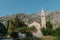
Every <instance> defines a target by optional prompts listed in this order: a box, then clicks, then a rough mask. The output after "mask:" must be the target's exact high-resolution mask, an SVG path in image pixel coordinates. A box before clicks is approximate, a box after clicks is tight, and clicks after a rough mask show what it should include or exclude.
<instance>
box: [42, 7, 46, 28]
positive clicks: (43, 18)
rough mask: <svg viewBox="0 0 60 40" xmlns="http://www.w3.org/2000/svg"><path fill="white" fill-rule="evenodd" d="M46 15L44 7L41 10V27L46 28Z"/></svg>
mask: <svg viewBox="0 0 60 40" xmlns="http://www.w3.org/2000/svg"><path fill="white" fill-rule="evenodd" d="M45 16H46V15H45V11H44V10H43V8H42V10H41V27H42V28H43V27H44V28H46V17H45Z"/></svg>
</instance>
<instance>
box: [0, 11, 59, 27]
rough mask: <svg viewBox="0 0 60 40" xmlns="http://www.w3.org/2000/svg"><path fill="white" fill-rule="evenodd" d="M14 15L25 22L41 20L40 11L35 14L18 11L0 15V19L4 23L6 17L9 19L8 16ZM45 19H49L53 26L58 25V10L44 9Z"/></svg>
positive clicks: (12, 17) (12, 16) (13, 16)
mask: <svg viewBox="0 0 60 40" xmlns="http://www.w3.org/2000/svg"><path fill="white" fill-rule="evenodd" d="M16 15H17V16H18V18H19V19H21V20H23V21H24V22H25V23H27V24H29V23H32V22H33V21H36V22H38V23H40V22H41V18H40V13H35V14H30V15H27V14H24V13H18V14H15V15H6V16H3V17H0V21H1V22H3V23H5V24H6V21H7V20H8V19H10V18H11V19H14V18H15V17H16ZM46 19H47V21H50V22H51V23H52V24H53V25H54V26H58V25H59V24H60V12H58V11H51V12H48V11H46ZM59 26H60V25H59Z"/></svg>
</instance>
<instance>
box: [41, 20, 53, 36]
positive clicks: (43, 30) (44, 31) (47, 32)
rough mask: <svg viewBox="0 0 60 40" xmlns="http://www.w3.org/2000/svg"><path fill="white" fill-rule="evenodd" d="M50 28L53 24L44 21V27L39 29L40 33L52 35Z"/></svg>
mask: <svg viewBox="0 0 60 40" xmlns="http://www.w3.org/2000/svg"><path fill="white" fill-rule="evenodd" d="M52 28H53V25H52V24H51V23H50V22H49V21H48V22H46V29H45V28H43V29H42V30H41V31H42V34H43V35H44V36H48V35H52Z"/></svg>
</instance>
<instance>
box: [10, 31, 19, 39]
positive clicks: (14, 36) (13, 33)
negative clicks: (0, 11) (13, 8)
mask: <svg viewBox="0 0 60 40" xmlns="http://www.w3.org/2000/svg"><path fill="white" fill-rule="evenodd" d="M10 35H11V37H12V38H18V33H17V32H11V34H10Z"/></svg>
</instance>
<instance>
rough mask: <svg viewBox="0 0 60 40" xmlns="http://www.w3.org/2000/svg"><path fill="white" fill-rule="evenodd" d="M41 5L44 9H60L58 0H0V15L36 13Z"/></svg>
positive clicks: (59, 0)
mask: <svg viewBox="0 0 60 40" xmlns="http://www.w3.org/2000/svg"><path fill="white" fill-rule="evenodd" d="M42 7H43V8H44V10H58V11H60V0H0V16H5V15H12V14H16V13H26V14H32V13H37V12H40V11H41V9H42Z"/></svg>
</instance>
